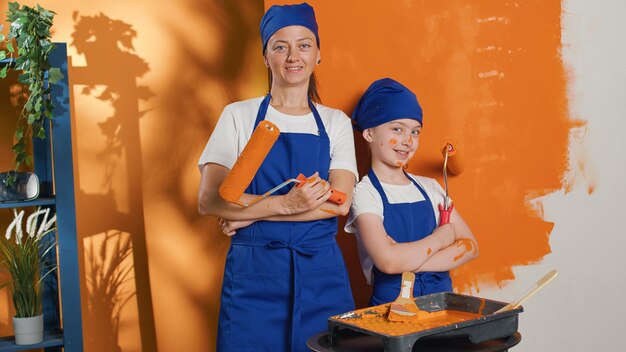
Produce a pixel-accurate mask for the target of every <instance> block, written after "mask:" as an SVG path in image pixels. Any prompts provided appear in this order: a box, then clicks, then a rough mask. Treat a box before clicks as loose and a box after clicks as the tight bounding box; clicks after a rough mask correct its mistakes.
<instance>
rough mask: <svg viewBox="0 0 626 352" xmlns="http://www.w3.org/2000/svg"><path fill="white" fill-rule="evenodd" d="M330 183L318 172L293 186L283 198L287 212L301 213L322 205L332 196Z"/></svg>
mask: <svg viewBox="0 0 626 352" xmlns="http://www.w3.org/2000/svg"><path fill="white" fill-rule="evenodd" d="M330 195H331V192H330V184H329V183H328V182H326V181H324V180H322V179H321V178H320V177H319V173H318V172H316V173H314V174H313V175H311V176H310V177H307V180H306V182H304V183H302V184H298V185H297V186H295V187H293V188H292V189H291V190H290V191H289V193H287V194H285V195H284V196H283V199H282V205H283V207H284V209H285V212H286V213H287V214H299V213H303V212H305V211H309V210H311V209H315V208H317V207H319V206H320V205H322V204H323V203H324V202H326V201H327V200H328V198H330Z"/></svg>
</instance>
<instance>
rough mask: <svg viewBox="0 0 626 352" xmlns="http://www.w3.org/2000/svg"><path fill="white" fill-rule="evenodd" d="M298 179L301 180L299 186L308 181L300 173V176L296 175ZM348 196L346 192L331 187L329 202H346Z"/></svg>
mask: <svg viewBox="0 0 626 352" xmlns="http://www.w3.org/2000/svg"><path fill="white" fill-rule="evenodd" d="M296 180H298V181H300V183H299V184H298V185H297V186H296V187H297V188H300V187H302V186H303V185H304V184H305V183H306V181H307V178H306V176H304V175H303V174H299V175H298V177H296ZM346 198H347V197H346V194H345V193H344V192H341V191H338V190H336V189H334V188H331V189H330V198H328V201H329V202H332V203H335V204H337V205H342V204H343V203H345V202H346Z"/></svg>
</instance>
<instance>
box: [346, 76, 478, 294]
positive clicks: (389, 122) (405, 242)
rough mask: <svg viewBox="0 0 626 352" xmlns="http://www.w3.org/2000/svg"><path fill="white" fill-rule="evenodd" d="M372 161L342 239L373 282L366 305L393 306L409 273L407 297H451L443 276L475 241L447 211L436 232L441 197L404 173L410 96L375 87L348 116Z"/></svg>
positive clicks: (415, 118) (414, 105)
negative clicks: (350, 242)
mask: <svg viewBox="0 0 626 352" xmlns="http://www.w3.org/2000/svg"><path fill="white" fill-rule="evenodd" d="M352 119H353V120H354V121H355V122H356V128H357V129H358V130H361V131H363V138H364V139H365V141H366V142H367V143H368V145H369V147H370V150H371V153H372V165H371V169H370V171H369V173H368V175H367V176H366V177H364V178H363V179H362V180H361V181H360V182H359V184H358V185H357V186H356V188H355V191H354V195H353V196H354V202H353V204H352V209H351V211H350V216H349V217H348V221H347V223H346V228H345V230H346V232H352V233H355V232H356V234H357V243H358V245H359V255H360V257H361V265H362V267H363V271H364V273H365V275H366V278H367V281H368V283H370V284H372V282H373V285H374V287H373V292H372V298H371V300H370V304H371V305H379V304H383V303H386V302H390V301H393V300H394V299H396V297H398V294H399V293H400V287H401V283H400V280H401V276H402V275H401V274H402V273H403V272H405V271H411V272H416V275H415V285H414V290H413V295H414V296H415V297H417V296H421V295H425V294H430V293H436V292H443V291H452V282H451V280H450V275H449V274H448V270H451V269H454V268H456V267H458V266H460V265H462V264H464V263H466V262H468V261H470V260H472V259H474V258H476V257H477V256H478V247H477V245H476V238H475V237H474V235H473V234H472V231H471V230H470V228H469V227H468V226H467V224H466V223H465V221H464V220H463V218H462V217H461V215H460V214H459V213H458V212H457V211H456V209H454V210H453V211H452V214H451V215H450V223H448V224H445V225H442V226H437V223H438V221H437V219H439V210H438V204H443V201H444V196H445V193H444V191H443V189H442V188H441V186H440V185H439V184H438V183H437V181H435V180H434V179H432V178H427V177H422V176H416V175H411V174H409V173H407V172H405V171H404V168H405V166H406V164H407V162H408V161H409V160H411V158H412V157H413V155H414V154H415V151H416V150H417V147H418V142H419V135H420V132H421V130H422V119H423V116H422V108H421V107H420V105H419V103H418V101H417V98H416V97H415V94H413V93H412V92H411V91H410V90H409V89H408V88H406V87H405V86H403V85H402V84H400V83H398V82H396V81H394V80H392V79H389V78H385V79H381V80H378V81H376V82H374V83H372V85H370V87H369V88H368V89H367V91H366V92H365V93H364V94H363V96H362V97H361V99H360V101H359V103H358V104H357V107H356V109H355V111H354V113H353V115H352Z"/></svg>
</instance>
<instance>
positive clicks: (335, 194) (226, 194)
mask: <svg viewBox="0 0 626 352" xmlns="http://www.w3.org/2000/svg"><path fill="white" fill-rule="evenodd" d="M279 135H280V130H279V129H278V127H276V125H274V124H273V123H271V122H269V121H267V120H263V121H261V122H260V123H259V125H258V126H257V128H256V129H255V130H254V132H253V133H252V136H250V140H249V141H248V143H247V144H246V146H245V147H244V148H243V151H242V152H241V155H239V158H237V161H236V162H235V165H233V168H232V169H231V170H230V172H229V173H228V175H226V178H225V179H224V181H223V182H222V184H221V185H220V188H219V194H220V196H221V197H222V198H223V199H224V200H226V201H227V202H230V203H235V204H238V205H241V206H244V207H248V206H250V205H252V204H254V203H256V202H259V201H261V200H263V199H265V198H266V197H268V196H269V195H271V194H272V193H274V192H276V191H277V190H279V189H281V188H283V187H285V186H286V185H288V184H290V183H292V182H296V183H299V184H303V182H304V181H306V177H305V176H304V175H302V174H301V175H299V176H298V178H295V179H293V178H292V179H289V180H286V181H285V182H283V183H281V184H279V185H278V186H276V187H274V188H272V189H271V190H269V191H267V192H265V193H264V194H262V195H260V196H258V197H256V198H254V199H253V200H252V201H250V202H249V203H241V202H239V198H241V196H242V195H243V193H244V192H245V190H246V188H248V186H249V185H250V183H251V182H252V179H253V178H254V176H255V175H256V173H257V171H258V170H259V167H261V164H262V163H263V161H264V160H265V157H266V156H267V155H268V154H269V152H270V150H271V149H272V147H273V146H274V143H276V141H277V140H278V136H279ZM331 191H332V195H331V197H330V199H329V201H331V202H334V203H336V204H343V203H344V202H345V201H346V194H345V193H343V192H340V191H337V190H334V189H333V190H331Z"/></svg>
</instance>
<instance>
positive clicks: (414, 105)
mask: <svg viewBox="0 0 626 352" xmlns="http://www.w3.org/2000/svg"><path fill="white" fill-rule="evenodd" d="M422 117H423V114H422V107H421V106H420V104H419V102H418V101H417V97H416V96H415V94H413V92H411V91H410V90H409V88H407V87H405V86H403V85H402V84H400V83H398V82H397V81H394V80H393V79H391V78H383V79H379V80H378V81H375V82H374V83H372V84H371V85H370V86H369V88H367V90H366V91H365V93H363V95H362V96H361V99H360V100H359V102H358V104H357V105H356V108H355V109H354V112H353V113H352V120H354V121H355V122H356V125H355V126H354V127H355V128H356V129H357V130H359V131H363V130H365V129H368V128H372V127H376V126H379V125H382V124H383V123H387V122H390V121H393V120H398V119H414V120H417V121H419V123H420V124H422Z"/></svg>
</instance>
